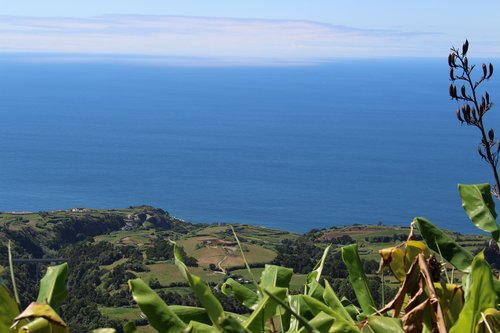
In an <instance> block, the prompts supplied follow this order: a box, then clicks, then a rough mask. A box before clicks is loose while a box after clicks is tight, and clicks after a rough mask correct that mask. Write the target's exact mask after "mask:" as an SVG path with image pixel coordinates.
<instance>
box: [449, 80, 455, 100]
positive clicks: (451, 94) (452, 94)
mask: <svg viewBox="0 0 500 333" xmlns="http://www.w3.org/2000/svg"><path fill="white" fill-rule="evenodd" d="M453 88H454V86H453V83H452V84H450V97H451V98H455V94H454V93H453V92H454V89H453Z"/></svg>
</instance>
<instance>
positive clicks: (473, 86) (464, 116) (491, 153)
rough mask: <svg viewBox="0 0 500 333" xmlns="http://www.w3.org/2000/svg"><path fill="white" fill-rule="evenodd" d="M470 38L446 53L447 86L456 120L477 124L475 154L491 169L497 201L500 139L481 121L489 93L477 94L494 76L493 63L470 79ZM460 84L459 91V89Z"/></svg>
mask: <svg viewBox="0 0 500 333" xmlns="http://www.w3.org/2000/svg"><path fill="white" fill-rule="evenodd" d="M468 50H469V41H468V40H466V41H465V43H464V44H463V45H462V49H459V48H458V49H457V48H452V49H451V52H450V54H449V56H448V65H449V66H450V80H451V84H450V88H449V93H450V96H451V98H452V99H453V100H456V101H457V102H458V103H459V107H458V109H457V111H456V114H457V118H458V120H459V121H460V122H461V123H462V124H463V123H466V124H467V125H470V126H474V127H477V128H478V129H479V131H480V132H481V142H480V143H479V145H478V153H479V155H480V156H481V159H483V160H484V161H486V162H487V163H488V164H489V165H490V167H491V170H492V171H493V177H494V179H495V184H494V185H493V186H492V187H491V189H492V190H491V192H492V194H493V195H494V196H495V197H496V198H497V199H499V200H500V178H499V176H498V170H497V166H498V159H499V156H500V154H499V153H500V142H499V141H497V140H495V132H494V130H493V129H489V130H488V129H487V128H486V126H485V124H484V115H485V114H486V113H487V112H488V111H489V110H491V108H492V106H493V103H492V102H491V100H490V94H489V93H488V92H487V91H485V92H484V94H482V95H480V93H479V89H478V88H479V87H480V86H481V84H483V83H484V82H485V81H487V80H489V79H490V78H491V76H492V75H493V65H492V64H491V63H490V64H488V65H486V64H482V66H481V67H482V73H481V74H482V75H481V76H480V77H479V80H477V81H476V80H475V79H474V78H473V71H474V69H475V67H476V65H470V64H469V59H468V58H467V51H468ZM458 86H460V90H459V89H458Z"/></svg>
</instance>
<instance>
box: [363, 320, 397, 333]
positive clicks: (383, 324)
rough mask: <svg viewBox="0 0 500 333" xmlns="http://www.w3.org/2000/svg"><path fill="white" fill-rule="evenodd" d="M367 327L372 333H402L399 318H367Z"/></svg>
mask: <svg viewBox="0 0 500 333" xmlns="http://www.w3.org/2000/svg"><path fill="white" fill-rule="evenodd" d="M368 325H369V326H370V328H371V329H372V331H373V332H374V333H404V330H403V323H402V322H401V319H399V318H391V317H382V316H368Z"/></svg>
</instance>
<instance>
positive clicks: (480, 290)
mask: <svg viewBox="0 0 500 333" xmlns="http://www.w3.org/2000/svg"><path fill="white" fill-rule="evenodd" d="M471 268H472V269H471V273H470V274H469V277H468V286H467V288H468V289H469V290H468V293H467V294H468V297H467V298H466V300H465V304H464V307H463V309H462V311H461V312H460V315H459V317H458V320H457V321H456V322H455V324H454V325H453V327H452V328H451V330H450V333H459V332H474V330H475V329H476V326H477V325H478V323H479V322H480V320H481V317H482V316H481V313H482V312H484V311H486V309H489V308H496V306H497V301H498V299H497V294H496V292H495V287H494V285H493V279H494V277H493V274H492V272H491V270H490V267H489V266H488V263H486V261H485V260H484V253H483V252H480V253H479V254H478V255H477V256H476V257H475V258H474V261H473V262H472V267H471Z"/></svg>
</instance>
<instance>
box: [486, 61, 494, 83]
mask: <svg viewBox="0 0 500 333" xmlns="http://www.w3.org/2000/svg"><path fill="white" fill-rule="evenodd" d="M489 67H490V75H488V77H487V79H489V78H490V77H491V76H492V75H493V65H492V64H491V63H490V66H489Z"/></svg>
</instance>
